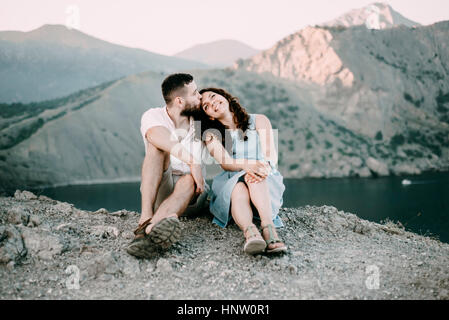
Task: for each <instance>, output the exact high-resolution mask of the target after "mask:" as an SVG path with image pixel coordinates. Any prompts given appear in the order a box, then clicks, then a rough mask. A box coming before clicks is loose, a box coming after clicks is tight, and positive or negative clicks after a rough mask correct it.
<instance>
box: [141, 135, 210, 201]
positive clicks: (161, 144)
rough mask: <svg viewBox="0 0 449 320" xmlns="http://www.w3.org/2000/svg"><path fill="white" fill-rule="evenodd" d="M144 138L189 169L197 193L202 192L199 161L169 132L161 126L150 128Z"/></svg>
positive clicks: (202, 184)
mask: <svg viewBox="0 0 449 320" xmlns="http://www.w3.org/2000/svg"><path fill="white" fill-rule="evenodd" d="M145 138H146V139H147V141H148V142H149V143H151V144H152V145H154V146H155V147H156V148H158V149H160V150H162V151H165V152H167V153H170V154H171V155H173V156H174V157H176V158H178V159H179V160H181V161H183V162H185V163H186V164H187V165H189V167H190V172H191V174H192V177H193V179H194V180H195V183H196V185H197V189H196V190H195V191H196V192H197V193H201V192H203V191H204V179H203V175H202V172H201V160H200V159H199V160H198V159H196V158H195V157H194V156H193V155H192V154H191V153H190V152H189V151H188V150H187V149H186V148H184V146H183V145H182V144H181V143H180V142H179V141H178V140H176V139H175V137H173V136H172V135H171V133H170V131H169V130H168V129H167V128H165V127H163V126H155V127H151V128H150V129H148V130H147V132H146V134H145Z"/></svg>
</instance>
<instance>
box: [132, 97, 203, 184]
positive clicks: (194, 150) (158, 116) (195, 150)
mask: <svg viewBox="0 0 449 320" xmlns="http://www.w3.org/2000/svg"><path fill="white" fill-rule="evenodd" d="M156 126H163V127H166V128H167V129H168V130H169V131H170V133H171V135H172V136H171V137H167V139H173V140H174V141H179V140H178V139H177V136H178V135H176V130H177V129H176V128H175V124H174V123H173V121H172V119H171V118H170V116H169V115H168V113H167V106H164V107H161V108H152V109H149V110H147V111H146V112H145V113H144V114H143V115H142V119H141V123H140V133H141V134H142V138H143V141H144V143H145V153H147V151H148V144H149V142H148V140H147V139H146V138H145V135H146V133H147V131H148V129H150V128H152V127H156ZM178 130H182V129H178ZM179 142H180V143H181V144H182V145H183V147H184V148H185V149H186V150H187V151H189V152H190V153H191V154H192V155H193V157H195V159H196V161H198V163H201V167H202V171H203V177H205V176H206V172H205V166H204V164H203V161H202V160H203V158H204V156H205V154H204V152H205V151H206V148H205V145H204V143H203V142H202V141H201V140H199V139H198V140H195V127H194V120H193V118H192V117H190V128H189V131H188V132H187V135H186V136H185V137H184V138H183V139H182V140H181V141H179ZM170 166H171V167H172V169H173V172H174V173H178V174H187V173H190V167H189V165H188V164H187V163H185V162H183V161H181V160H179V159H178V158H176V157H175V156H173V155H170Z"/></svg>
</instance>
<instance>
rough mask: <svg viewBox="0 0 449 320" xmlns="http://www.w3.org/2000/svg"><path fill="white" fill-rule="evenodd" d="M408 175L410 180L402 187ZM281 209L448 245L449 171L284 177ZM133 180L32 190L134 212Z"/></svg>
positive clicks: (135, 188)
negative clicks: (334, 214) (331, 212)
mask: <svg viewBox="0 0 449 320" xmlns="http://www.w3.org/2000/svg"><path fill="white" fill-rule="evenodd" d="M403 179H409V180H411V181H412V184H411V185H409V186H403V185H402V184H401V181H402V180H403ZM284 183H285V186H286V190H285V193H284V207H299V206H305V205H332V206H335V207H336V208H338V209H339V210H344V211H347V212H351V213H354V214H356V215H358V216H359V217H361V218H363V219H366V220H370V221H375V222H380V221H383V220H385V219H390V220H392V221H395V222H396V221H400V222H401V223H402V224H403V225H404V226H405V227H406V229H407V230H411V231H414V232H416V233H418V234H423V235H433V236H436V237H438V238H439V239H440V240H441V241H443V242H448V243H449V173H426V174H423V175H420V176H402V177H383V178H377V179H359V178H342V179H302V180H301V179H285V180H284ZM139 187H140V185H139V183H119V184H103V185H82V186H68V187H58V188H50V189H44V190H40V191H37V193H39V194H44V195H46V196H49V197H51V198H53V199H56V200H60V201H65V202H69V203H73V204H74V205H75V206H76V207H78V208H80V209H85V210H90V211H93V210H97V209H99V208H106V209H108V210H109V211H115V210H120V209H127V210H132V211H137V212H140V192H139Z"/></svg>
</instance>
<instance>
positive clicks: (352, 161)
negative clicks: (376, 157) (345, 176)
mask: <svg viewBox="0 0 449 320" xmlns="http://www.w3.org/2000/svg"><path fill="white" fill-rule="evenodd" d="M348 162H349V163H350V164H351V165H352V167H355V168H359V167H360V166H361V165H362V164H363V161H362V159H360V158H359V157H350V158H349V159H348Z"/></svg>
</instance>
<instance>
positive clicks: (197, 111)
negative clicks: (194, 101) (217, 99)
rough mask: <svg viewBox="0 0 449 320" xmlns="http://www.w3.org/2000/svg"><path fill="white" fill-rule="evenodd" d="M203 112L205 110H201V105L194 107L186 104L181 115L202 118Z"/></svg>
mask: <svg viewBox="0 0 449 320" xmlns="http://www.w3.org/2000/svg"><path fill="white" fill-rule="evenodd" d="M202 113H203V110H201V107H199V106H198V107H194V106H191V105H186V107H185V108H184V110H182V111H181V116H186V117H193V118H194V119H199V118H201V115H202Z"/></svg>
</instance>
